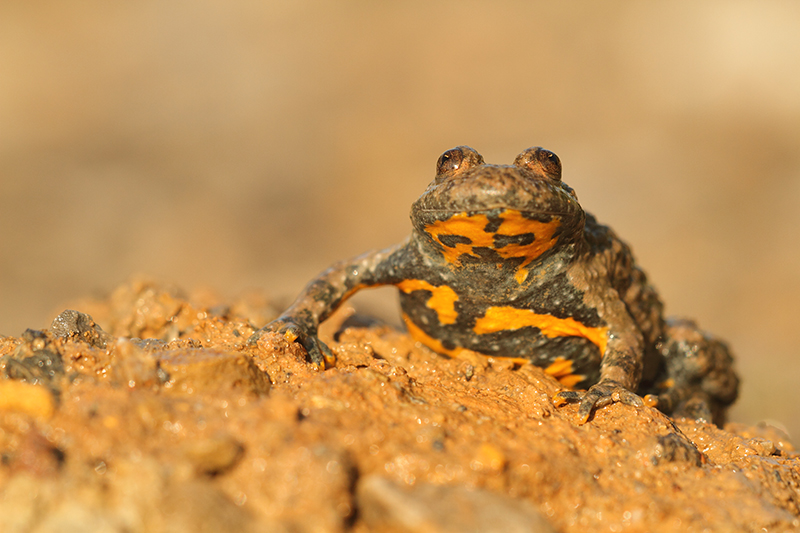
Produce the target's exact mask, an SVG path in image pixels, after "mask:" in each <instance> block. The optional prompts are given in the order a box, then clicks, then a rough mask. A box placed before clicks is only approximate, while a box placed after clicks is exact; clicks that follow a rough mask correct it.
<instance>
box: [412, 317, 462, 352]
mask: <svg viewBox="0 0 800 533" xmlns="http://www.w3.org/2000/svg"><path fill="white" fill-rule="evenodd" d="M403 322H405V324H406V329H408V334H409V335H411V336H412V337H413V338H414V340H415V341H417V342H421V343H422V344H424V345H425V346H427V347H428V348H430V349H431V350H433V351H434V352H438V353H441V354H445V355H449V356H450V357H456V356H457V355H458V354H459V353H461V352H462V351H464V349H463V348H454V349H447V348H445V347H444V346H443V345H442V342H441V341H439V340H437V339H434V338H433V337H431V336H430V335H428V334H427V333H425V332H424V331H422V330H421V329H420V327H419V326H417V325H416V324H415V323H414V322H412V321H411V319H410V318H409V317H408V315H406V314H405V313H403Z"/></svg>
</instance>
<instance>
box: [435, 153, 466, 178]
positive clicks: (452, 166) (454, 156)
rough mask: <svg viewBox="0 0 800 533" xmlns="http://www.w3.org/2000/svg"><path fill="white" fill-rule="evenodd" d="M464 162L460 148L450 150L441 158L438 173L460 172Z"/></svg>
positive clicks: (437, 165)
mask: <svg viewBox="0 0 800 533" xmlns="http://www.w3.org/2000/svg"><path fill="white" fill-rule="evenodd" d="M463 161H464V153H463V152H462V151H461V150H460V149H459V148H453V149H452V150H448V151H446V152H445V153H443V154H442V155H441V156H439V160H438V161H437V162H436V173H437V174H445V173H447V172H452V171H454V170H458V169H459V168H460V167H461V163H462V162H463Z"/></svg>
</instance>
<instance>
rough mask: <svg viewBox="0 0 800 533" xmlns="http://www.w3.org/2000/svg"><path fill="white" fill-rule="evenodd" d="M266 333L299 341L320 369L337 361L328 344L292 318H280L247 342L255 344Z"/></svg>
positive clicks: (310, 359) (312, 361)
mask: <svg viewBox="0 0 800 533" xmlns="http://www.w3.org/2000/svg"><path fill="white" fill-rule="evenodd" d="M265 333H277V334H278V335H282V336H283V337H284V338H285V339H286V340H287V341H289V342H299V343H300V344H301V345H302V346H303V348H305V350H306V352H307V353H308V360H309V361H311V364H313V365H314V366H316V367H317V368H318V369H319V370H325V369H326V368H330V367H332V366H333V365H334V364H335V363H336V356H335V355H334V354H333V351H331V349H330V348H329V347H328V345H327V344H325V343H324V342H322V341H321V340H319V337H317V335H316V334H315V333H310V332H307V331H306V330H305V329H304V328H303V327H301V326H299V325H298V324H295V323H294V322H292V321H291V320H288V319H282V318H278V319H277V320H273V321H272V322H270V323H269V324H267V325H266V326H264V327H263V328H261V329H260V330H258V331H256V332H255V333H253V334H252V335H251V336H250V338H249V339H248V340H247V344H249V345H255V344H256V343H257V342H258V339H260V338H261V336H262V335H264V334H265Z"/></svg>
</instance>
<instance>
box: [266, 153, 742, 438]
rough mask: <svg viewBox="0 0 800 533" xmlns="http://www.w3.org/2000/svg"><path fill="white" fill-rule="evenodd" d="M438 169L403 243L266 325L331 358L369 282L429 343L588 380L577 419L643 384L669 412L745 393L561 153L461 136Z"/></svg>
mask: <svg viewBox="0 0 800 533" xmlns="http://www.w3.org/2000/svg"><path fill="white" fill-rule="evenodd" d="M436 170H437V172H436V178H435V179H434V181H433V182H432V183H431V184H430V185H429V186H428V188H427V190H426V191H425V192H424V193H423V194H422V196H421V197H420V198H419V199H418V200H417V201H416V202H415V203H414V205H413V206H412V208H411V221H412V223H413V231H412V233H411V235H410V236H409V237H408V238H407V239H406V240H405V242H402V243H400V244H398V245H396V246H393V247H391V248H388V249H386V250H381V251H376V252H370V253H367V254H364V255H362V256H359V257H356V258H354V259H350V260H347V261H343V262H340V263H337V264H336V265H334V266H332V267H331V268H329V269H328V270H326V271H325V272H323V273H322V274H320V276H319V277H318V278H316V279H315V280H314V281H312V282H311V283H310V284H309V285H308V287H306V289H305V290H304V292H303V293H302V294H301V295H300V296H299V297H298V299H297V300H296V301H295V303H294V304H293V305H292V306H291V307H290V308H289V309H288V310H287V311H286V312H285V313H283V314H282V315H281V316H280V317H279V318H278V319H276V320H275V321H273V322H271V323H270V324H268V325H267V326H266V327H265V328H263V329H262V330H261V332H264V331H272V332H278V333H281V334H284V335H285V336H286V337H287V338H289V339H290V340H298V341H299V342H301V343H302V344H303V346H305V348H306V350H307V351H308V354H309V358H310V360H311V361H312V362H313V363H315V364H317V365H318V366H320V367H321V368H324V367H325V366H326V365H328V366H329V365H331V364H333V362H334V356H333V353H332V352H331V350H330V349H329V348H328V347H327V346H326V345H325V344H323V343H322V342H320V341H319V339H318V338H317V328H318V326H319V324H320V322H322V321H323V320H325V319H326V318H327V317H328V316H330V314H331V313H332V312H333V311H334V310H335V309H336V308H337V307H338V306H339V305H340V304H341V303H342V302H343V301H344V300H345V299H346V298H348V297H349V296H350V295H351V294H352V293H353V292H355V291H357V290H359V289H361V288H364V287H373V286H377V285H395V286H397V287H398V288H399V289H400V303H401V306H402V309H403V315H404V320H405V321H406V324H407V325H408V328H409V332H410V333H411V334H412V335H413V336H414V337H415V338H417V339H418V340H419V341H421V342H422V343H424V344H426V345H427V346H428V347H430V348H432V349H434V350H436V351H438V352H441V353H445V354H448V355H452V356H456V355H457V354H458V352H459V351H461V350H463V349H469V350H472V351H475V352H479V353H483V354H486V355H490V356H495V357H513V358H517V359H520V360H529V361H531V362H532V363H533V364H535V365H538V366H541V367H544V368H545V369H546V371H548V372H549V373H551V374H552V375H553V376H554V377H556V378H557V379H559V380H560V381H561V383H562V384H564V385H565V387H567V388H573V387H580V388H588V390H565V391H562V392H560V393H558V394H557V395H556V397H555V398H554V401H555V403H556V405H563V404H566V403H569V402H573V401H575V402H579V407H578V421H579V423H584V422H586V420H588V419H589V417H590V416H591V414H592V412H593V411H594V410H595V409H597V408H600V407H602V406H605V405H607V404H609V403H612V402H623V403H626V404H629V405H634V406H637V407H640V406H643V405H644V403H645V402H643V401H642V398H641V397H640V396H639V394H642V395H648V396H646V399H647V400H648V402H647V403H649V404H650V405H653V404H656V400H657V406H658V408H659V409H661V410H662V411H664V412H665V413H668V414H675V415H685V416H693V417H696V418H705V419H707V420H712V419H713V420H714V421H716V422H717V423H719V422H721V421H722V420H724V415H725V409H726V408H727V406H728V405H730V404H731V403H732V402H733V401H734V400H735V399H736V395H737V389H738V379H737V377H736V375H735V374H734V372H733V369H732V358H731V356H730V354H729V353H728V350H727V348H726V346H725V345H724V344H723V343H722V342H720V341H718V340H716V339H714V338H712V337H710V336H708V335H706V334H704V333H702V332H700V331H699V330H698V329H697V328H696V327H695V325H694V324H693V323H691V322H688V321H665V320H664V318H663V315H662V304H661V301H660V300H659V297H658V295H657V294H656V292H655V290H654V289H653V287H652V286H651V285H649V284H648V282H647V278H646V276H645V274H644V272H642V270H640V269H639V268H638V267H637V266H636V265H635V263H634V260H633V256H632V254H631V251H630V249H629V248H628V246H627V245H626V244H625V243H624V242H622V241H621V240H620V239H619V238H618V237H617V236H616V234H615V233H614V232H613V231H612V230H611V229H610V228H608V227H607V226H604V225H602V224H600V223H598V222H597V221H596V220H595V218H594V217H593V216H592V215H590V214H587V213H585V212H584V211H583V209H582V208H581V206H580V204H579V203H578V200H577V197H576V196H575V193H574V191H573V190H572V189H571V188H570V187H569V186H567V185H566V184H564V183H563V182H562V181H561V163H560V161H559V159H558V157H557V156H556V155H555V154H553V153H552V152H549V151H547V150H543V149H541V148H530V149H528V150H525V151H524V152H523V153H521V154H520V155H519V156H518V157H517V158H516V159H515V161H514V164H513V165H489V164H486V163H484V161H483V157H481V155H480V154H478V153H477V152H476V151H475V150H473V149H471V148H469V147H466V146H462V147H458V148H454V149H452V150H448V151H447V152H445V153H444V154H442V156H441V157H440V158H439V161H438V162H437V169H436ZM261 332H259V334H260V333H261ZM259 334H256V337H255V338H257V336H258V335H259ZM637 393H638V394H637Z"/></svg>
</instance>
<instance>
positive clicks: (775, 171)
mask: <svg viewBox="0 0 800 533" xmlns="http://www.w3.org/2000/svg"><path fill="white" fill-rule="evenodd" d="M460 144H469V145H471V146H472V147H474V148H476V149H477V150H478V151H480V152H481V153H482V154H483V155H484V157H485V158H486V160H487V161H489V162H494V163H510V162H511V161H512V160H513V158H514V156H515V155H516V154H518V153H519V152H520V151H522V150H523V149H524V148H526V147H528V146H531V145H541V146H545V147H547V148H549V149H551V150H553V151H555V152H556V153H557V154H558V155H559V156H560V157H561V159H562V161H563V164H564V181H566V182H567V183H568V184H570V185H571V186H572V187H574V188H575V189H576V191H577V193H578V196H579V198H580V199H581V202H582V204H583V206H584V207H585V208H586V209H587V210H588V211H591V212H593V213H595V214H596V215H597V216H598V218H599V219H600V220H601V221H604V222H606V223H609V224H610V225H612V226H613V227H614V228H615V229H616V231H617V232H618V233H619V234H620V235H621V236H622V237H623V238H624V239H626V240H627V241H628V242H629V243H630V244H631V245H632V246H633V249H634V251H635V253H636V255H637V257H638V260H639V262H640V264H641V265H643V266H644V268H645V269H646V270H647V272H648V273H649V275H650V277H651V279H652V281H653V282H654V284H655V285H656V286H657V287H658V288H659V290H660V292H661V295H662V297H663V299H664V301H665V302H666V303H667V311H668V312H669V313H670V314H678V315H687V316H691V317H694V318H697V319H698V320H699V322H700V323H701V325H702V326H703V327H704V328H705V329H707V330H709V331H713V332H714V333H715V334H718V335H719V336H721V337H723V338H725V339H727V340H728V341H729V342H730V344H731V346H732V347H733V350H734V351H735V353H736V355H737V357H738V360H737V364H738V369H739V372H740V373H741V375H742V377H743V386H742V390H741V400H740V401H739V403H738V404H737V406H736V408H735V409H734V411H733V416H732V418H733V419H734V420H735V421H741V422H746V423H754V422H757V421H759V420H763V419H771V420H776V421H778V422H780V423H782V424H784V425H785V426H786V427H787V428H789V430H790V431H791V433H792V434H793V436H794V438H795V440H798V437H800V401H799V400H800V392H798V391H800V385H798V384H800V363H798V355H800V338H799V337H800V333H798V332H799V331H800V327H798V323H797V320H798V312H797V308H798V299H800V246H798V244H800V243H799V242H798V236H797V233H798V229H800V209H798V205H800V3H797V2H794V1H785V2H777V1H763V0H762V1H736V0H724V1H697V0H692V1H675V2H668V3H667V2H663V3H641V2H635V1H613V0H612V1H606V2H602V3H595V2H590V1H578V2H558V3H556V2H552V3H544V2H523V1H498V2H491V3H489V2H485V3H484V2H470V1H466V2H465V1H429V0H426V1H422V0H419V1H408V2H366V1H339V2H331V1H324V0H317V1H314V2H305V1H297V0H292V1H289V0H285V1H246V0H236V1H232V0H226V1H198V0H193V1H191V2H190V1H178V0H141V1H139V2H135V3H121V2H107V1H103V0H82V1H79V2H56V1H47V0H36V1H27V2H18V1H8V2H2V3H0V202H2V204H1V207H0V228H1V229H0V250H1V253H2V258H1V259H0V302H2V305H0V334H4V335H19V334H20V333H21V332H22V331H23V330H24V329H25V328H28V327H32V328H43V327H46V326H48V325H49V323H50V321H51V320H52V318H53V317H54V316H55V315H56V314H57V313H58V312H60V311H61V310H63V309H64V307H65V306H66V305H67V304H68V303H69V302H73V301H75V300H77V299H79V298H82V297H86V296H93V295H102V294H104V293H106V292H108V291H110V290H111V289H113V288H114V287H115V286H116V285H118V284H119V283H121V282H123V281H125V280H127V279H129V278H130V277H131V276H133V275H136V274H144V275H147V276H151V277H154V278H157V279H160V280H165V281H169V282H174V283H177V284H178V285H180V286H182V287H185V288H191V287H196V286H198V285H202V286H205V287H210V288H213V289H215V290H217V291H219V292H221V293H222V294H224V295H231V296H232V295H235V294H236V293H238V292H239V291H242V290H245V289H247V288H250V287H258V288H262V289H265V290H266V291H268V293H269V294H270V295H272V296H273V297H274V298H276V299H278V300H279V301H282V302H288V301H290V300H291V299H292V298H293V297H294V296H295V295H296V294H297V293H298V292H299V291H300V289H301V288H302V287H303V285H304V284H305V283H306V282H307V281H309V280H310V279H311V278H312V277H313V276H314V275H315V274H316V273H318V272H319V271H320V270H322V269H323V268H325V267H326V266H328V265H329V264H330V263H332V262H333V261H335V260H337V259H341V258H345V257H348V256H351V255H355V254H358V253H361V252H363V251H366V250H369V249H372V248H376V247H384V246H388V245H390V244H393V243H395V242H397V241H399V240H400V239H402V238H403V237H404V236H405V235H406V234H407V232H408V231H409V227H410V225H409V222H408V211H409V206H410V204H411V202H412V201H413V200H414V199H416V197H417V196H418V195H419V194H420V193H421V192H422V191H423V190H424V188H425V186H426V185H427V183H428V182H429V181H430V180H431V179H432V178H433V170H434V164H435V161H436V159H437V157H438V156H439V155H440V154H441V153H442V152H443V151H445V150H446V149H449V148H451V147H453V146H456V145H460ZM356 303H357V305H359V306H360V307H361V308H362V309H364V310H366V312H370V313H375V314H378V315H379V316H382V317H385V318H386V319H388V320H396V316H397V315H396V311H394V306H395V305H396V296H394V295H393V294H392V292H391V290H387V289H381V290H377V291H375V292H374V293H373V294H372V295H369V296H364V297H360V296H359V297H357V299H356ZM393 313H394V314H393Z"/></svg>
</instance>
